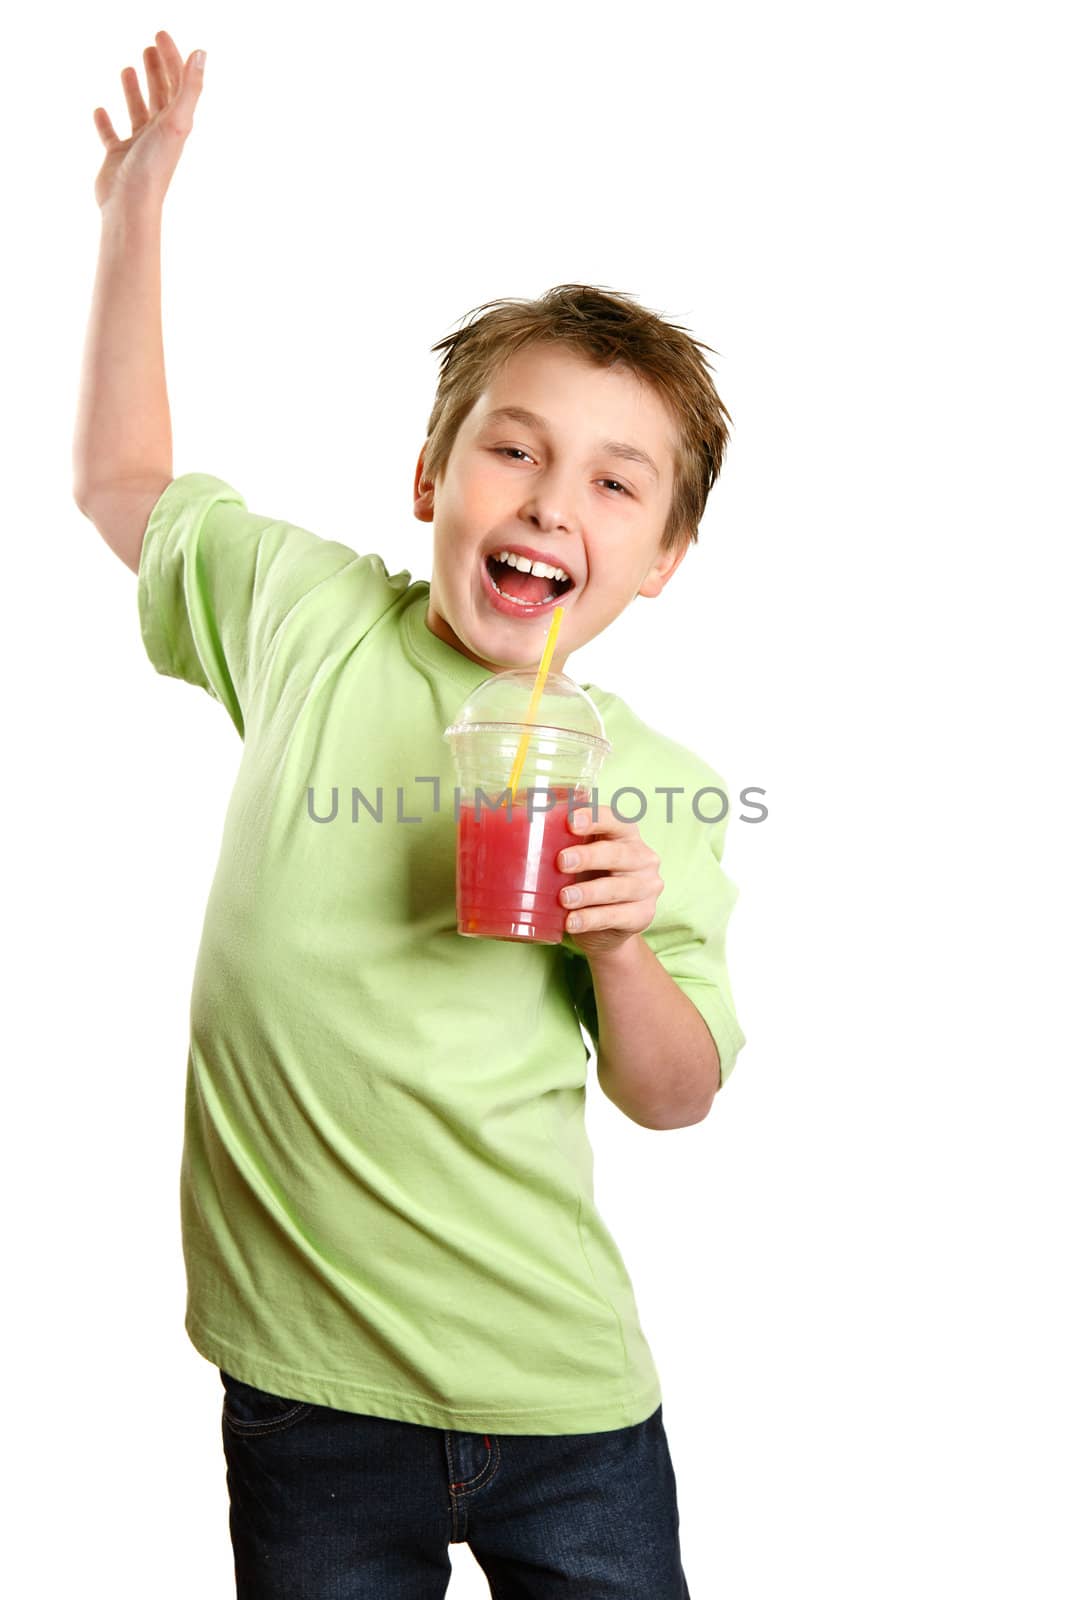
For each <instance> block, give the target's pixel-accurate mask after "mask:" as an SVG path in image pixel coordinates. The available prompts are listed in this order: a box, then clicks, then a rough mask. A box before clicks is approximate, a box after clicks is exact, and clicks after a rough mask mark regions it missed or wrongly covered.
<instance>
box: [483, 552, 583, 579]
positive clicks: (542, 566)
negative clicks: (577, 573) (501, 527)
mask: <svg viewBox="0 0 1067 1600" xmlns="http://www.w3.org/2000/svg"><path fill="white" fill-rule="evenodd" d="M493 560H494V561H505V562H506V563H507V565H508V566H509V567H518V569H519V571H520V572H532V573H533V575H534V577H535V578H557V579H562V581H563V582H564V583H569V582H570V576H569V574H568V573H566V572H564V570H563V568H562V567H550V566H548V564H547V563H546V562H544V561H529V560H528V559H527V558H526V556H513V555H512V553H511V551H510V550H501V551H500V553H499V554H498V555H495V556H494V557H493Z"/></svg>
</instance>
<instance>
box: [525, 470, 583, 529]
mask: <svg viewBox="0 0 1067 1600" xmlns="http://www.w3.org/2000/svg"><path fill="white" fill-rule="evenodd" d="M521 515H522V517H523V520H524V521H528V522H532V523H533V525H534V527H535V528H537V529H539V530H540V531H541V532H542V533H551V532H560V533H570V532H573V530H574V529H575V527H576V526H577V523H576V520H575V517H574V514H573V512H571V511H568V510H567V498H566V491H565V489H564V488H563V485H562V482H561V480H560V478H559V475H558V474H553V475H546V476H545V477H543V478H542V479H541V481H540V482H539V483H538V484H536V485H535V486H534V487H532V488H531V490H530V493H529V496H528V497H527V500H526V504H525V505H524V506H523V508H522V512H521Z"/></svg>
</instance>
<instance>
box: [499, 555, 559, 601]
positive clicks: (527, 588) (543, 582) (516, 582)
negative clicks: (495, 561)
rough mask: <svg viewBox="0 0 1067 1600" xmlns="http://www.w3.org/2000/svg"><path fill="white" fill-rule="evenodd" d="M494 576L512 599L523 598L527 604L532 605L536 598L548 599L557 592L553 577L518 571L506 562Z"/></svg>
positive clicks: (539, 599)
mask: <svg viewBox="0 0 1067 1600" xmlns="http://www.w3.org/2000/svg"><path fill="white" fill-rule="evenodd" d="M493 576H494V577H495V578H496V581H497V587H498V588H499V589H502V590H503V592H504V593H505V594H506V595H508V596H509V597H510V598H511V599H512V600H522V601H523V602H524V603H525V604H526V605H532V604H533V602H534V601H535V600H536V601H541V600H547V599H548V597H549V595H551V594H555V592H556V586H555V584H554V583H553V582H552V579H551V578H535V577H534V575H533V573H532V572H518V571H517V570H516V569H515V568H514V567H509V566H508V565H507V564H506V563H505V565H504V566H503V567H497V568H496V570H495V572H494V573H493Z"/></svg>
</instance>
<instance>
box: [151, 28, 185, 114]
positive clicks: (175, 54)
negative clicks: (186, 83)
mask: <svg viewBox="0 0 1067 1600" xmlns="http://www.w3.org/2000/svg"><path fill="white" fill-rule="evenodd" d="M156 45H157V47H158V49H159V54H160V57H161V58H162V61H163V66H164V68H165V70H166V74H167V80H168V83H169V85H170V98H171V99H172V100H173V98H174V96H175V95H176V94H177V93H178V91H179V89H180V88H181V86H182V71H183V67H182V55H181V51H180V50H179V49H178V46H177V45H176V44H175V43H174V40H173V39H172V38H171V36H170V34H169V33H167V32H166V31H165V29H163V28H161V29H160V30H159V32H158V33H157V34H156Z"/></svg>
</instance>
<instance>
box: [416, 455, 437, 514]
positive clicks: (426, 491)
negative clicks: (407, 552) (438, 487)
mask: <svg viewBox="0 0 1067 1600" xmlns="http://www.w3.org/2000/svg"><path fill="white" fill-rule="evenodd" d="M425 456H426V446H425V445H423V447H422V449H421V450H420V451H419V461H418V465H417V466H416V468H415V515H416V517H417V518H418V520H419V521H420V522H432V521H433V484H432V483H431V482H430V480H429V479H428V478H425V477H423V470H422V464H423V461H424V459H425Z"/></svg>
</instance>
